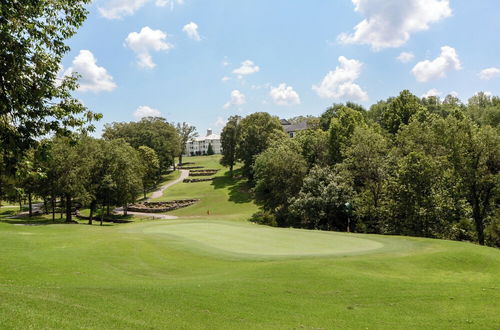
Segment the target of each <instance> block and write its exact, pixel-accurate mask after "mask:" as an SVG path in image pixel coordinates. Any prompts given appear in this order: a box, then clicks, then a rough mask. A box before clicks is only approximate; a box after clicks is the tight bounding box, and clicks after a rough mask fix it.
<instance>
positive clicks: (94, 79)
mask: <svg viewBox="0 0 500 330" xmlns="http://www.w3.org/2000/svg"><path fill="white" fill-rule="evenodd" d="M73 72H76V73H78V74H79V75H81V78H80V80H79V84H80V86H79V87H78V90H79V91H81V92H87V91H90V92H101V91H108V92H110V91H112V90H113V89H115V88H116V84H115V83H114V81H113V77H112V76H111V75H110V74H109V73H108V71H107V70H106V69H105V68H103V67H102V66H98V65H97V60H96V58H95V57H94V54H92V52H91V51H90V50H86V49H83V50H80V53H79V54H78V55H77V56H76V57H75V58H74V59H73V62H72V63H71V66H70V67H69V68H68V69H67V70H66V71H64V74H63V75H64V76H69V75H71V74H72V73H73Z"/></svg>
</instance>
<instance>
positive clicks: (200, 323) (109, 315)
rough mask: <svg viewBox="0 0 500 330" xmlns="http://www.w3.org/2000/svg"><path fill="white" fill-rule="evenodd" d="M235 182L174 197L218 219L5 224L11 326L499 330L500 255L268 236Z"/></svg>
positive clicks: (0, 261)
mask: <svg viewBox="0 0 500 330" xmlns="http://www.w3.org/2000/svg"><path fill="white" fill-rule="evenodd" d="M200 158H201V157H200ZM185 161H191V158H187V159H186V160H185ZM201 161H205V160H204V159H202V160H199V162H201ZM215 161H216V157H212V158H210V157H207V158H206V163H209V162H212V164H211V165H210V167H215V166H217V164H213V162H215ZM221 180H229V179H224V178H222V179H221ZM228 182H229V183H227V182H226V183H225V184H224V185H222V187H220V186H217V185H216V184H213V183H211V182H208V183H200V184H179V185H177V186H174V187H173V188H172V190H171V191H170V190H167V191H166V195H165V196H164V198H165V199H171V197H172V196H181V195H182V194H186V196H187V195H189V194H188V191H186V188H185V187H186V186H192V185H195V186H196V185H199V189H198V188H197V189H194V190H192V191H190V192H189V193H190V194H197V196H200V197H202V198H208V199H211V198H213V201H214V203H216V204H217V205H216V206H214V208H213V209H214V212H215V213H216V212H219V213H220V216H214V215H210V216H207V215H206V213H205V212H203V210H204V208H202V207H200V204H202V203H203V201H201V202H200V203H199V204H198V205H195V206H193V207H189V208H186V209H183V210H178V211H176V213H177V214H180V213H182V212H185V214H186V216H185V217H181V218H179V219H177V220H171V221H170V220H168V221H159V220H156V221H137V222H134V223H128V224H120V225H108V226H104V227H99V226H84V225H65V224H56V225H52V224H48V225H40V226H23V225H19V223H18V224H17V225H13V224H11V223H5V222H1V221H0V242H2V251H1V253H0V265H1V266H0V325H1V326H0V327H1V328H6V329H10V328H14V329H16V328H17V329H26V328H99V329H131V328H132V329H144V328H162V329H164V328H169V329H302V328H303V329H318V328H324V329H366V328H368V329H382V328H384V329H435V328H441V329H494V328H497V325H498V310H499V306H500V250H498V249H493V248H488V247H481V246H477V245H474V244H470V243H461V242H452V241H443V240H432V239H423V238H409V237H397V236H379V235H361V234H346V233H332V232H321V231H308V230H298V229H286V228H281V229H278V228H269V227H264V226H259V225H256V224H252V223H249V222H247V221H243V220H245V217H246V218H248V216H249V215H250V214H251V212H252V211H253V210H254V209H255V206H254V205H253V204H252V203H251V202H250V201H245V200H239V201H236V200H231V198H233V199H234V198H235V197H234V192H233V193H232V191H233V190H234V186H238V185H241V184H243V183H242V182H241V181H238V180H234V181H228ZM236 191H239V194H240V195H239V197H238V198H243V197H244V196H245V194H244V193H243V192H242V190H236ZM187 197H192V196H191V195H189V196H187ZM181 211H182V212H181ZM232 212H235V213H234V214H233V213H232ZM204 213H205V214H204ZM245 214H246V216H245Z"/></svg>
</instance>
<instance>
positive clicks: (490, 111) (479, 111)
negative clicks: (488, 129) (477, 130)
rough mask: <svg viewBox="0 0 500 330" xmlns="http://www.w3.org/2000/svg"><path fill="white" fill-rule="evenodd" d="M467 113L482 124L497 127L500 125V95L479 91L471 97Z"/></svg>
mask: <svg viewBox="0 0 500 330" xmlns="http://www.w3.org/2000/svg"><path fill="white" fill-rule="evenodd" d="M467 113H468V114H469V116H470V117H471V118H472V120H474V121H475V122H476V123H477V124H479V125H481V126H485V125H490V126H493V127H497V126H498V125H500V97H498V96H490V95H487V94H485V93H483V92H479V93H477V94H476V95H474V96H472V97H471V98H470V99H469V101H468V103H467Z"/></svg>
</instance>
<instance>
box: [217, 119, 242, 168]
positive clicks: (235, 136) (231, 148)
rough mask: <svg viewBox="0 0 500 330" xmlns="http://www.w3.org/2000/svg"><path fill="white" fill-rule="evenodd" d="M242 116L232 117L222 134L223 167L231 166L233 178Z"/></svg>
mask: <svg viewBox="0 0 500 330" xmlns="http://www.w3.org/2000/svg"><path fill="white" fill-rule="evenodd" d="M240 121H241V117H240V116H231V117H229V119H228V120H227V123H226V126H224V128H223V129H222V132H221V134H220V143H221V147H222V158H221V159H220V163H221V165H222V166H229V173H230V175H231V176H233V167H234V164H235V163H236V147H237V145H238V140H239V135H240V126H239V125H240Z"/></svg>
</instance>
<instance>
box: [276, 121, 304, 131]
mask: <svg viewBox="0 0 500 330" xmlns="http://www.w3.org/2000/svg"><path fill="white" fill-rule="evenodd" d="M281 125H282V126H283V130H284V131H285V132H287V133H290V132H297V131H302V130H305V129H307V123H306V122H305V121H303V122H301V123H297V124H290V123H288V124H286V125H283V124H281Z"/></svg>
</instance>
